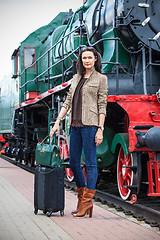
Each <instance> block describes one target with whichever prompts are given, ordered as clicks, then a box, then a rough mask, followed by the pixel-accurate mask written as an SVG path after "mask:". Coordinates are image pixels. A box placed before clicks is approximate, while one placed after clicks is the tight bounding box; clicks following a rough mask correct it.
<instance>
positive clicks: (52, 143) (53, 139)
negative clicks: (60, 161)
mask: <svg viewBox="0 0 160 240" xmlns="http://www.w3.org/2000/svg"><path fill="white" fill-rule="evenodd" d="M48 138H49V144H50V143H51V145H56V143H55V136H53V138H52V142H51V139H50V136H49V135H47V136H46V137H45V138H44V139H43V141H42V142H41V145H43V144H44V143H45V141H46V140H47V139H48Z"/></svg>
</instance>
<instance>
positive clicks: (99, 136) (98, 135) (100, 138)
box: [95, 128, 103, 146]
mask: <svg viewBox="0 0 160 240" xmlns="http://www.w3.org/2000/svg"><path fill="white" fill-rule="evenodd" d="M102 141H103V131H102V130H101V129H100V128H98V130H97V133H96V136H95V142H96V146H98V145H100V144H101V143H102Z"/></svg>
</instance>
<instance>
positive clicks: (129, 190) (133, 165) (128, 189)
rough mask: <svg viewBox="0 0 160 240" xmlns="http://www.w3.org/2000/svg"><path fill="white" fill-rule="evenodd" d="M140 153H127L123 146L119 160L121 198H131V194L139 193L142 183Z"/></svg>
mask: <svg viewBox="0 0 160 240" xmlns="http://www.w3.org/2000/svg"><path fill="white" fill-rule="evenodd" d="M140 156H141V155H140V153H137V152H135V153H132V154H130V153H129V154H127V156H125V154H124V150H123V148H122V147H121V148H120V150H119V155H118V161H117V184H118V190H119V194H120V196H121V198H122V199H123V200H127V199H129V197H130V195H131V194H136V195H137V194H138V193H139V189H140V183H141V160H140Z"/></svg>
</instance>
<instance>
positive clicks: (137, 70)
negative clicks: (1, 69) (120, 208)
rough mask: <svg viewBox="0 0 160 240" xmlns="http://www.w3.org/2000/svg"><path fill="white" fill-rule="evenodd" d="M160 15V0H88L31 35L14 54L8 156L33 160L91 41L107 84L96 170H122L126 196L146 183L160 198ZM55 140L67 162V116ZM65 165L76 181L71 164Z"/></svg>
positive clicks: (151, 193) (120, 180) (120, 187)
mask: <svg viewBox="0 0 160 240" xmlns="http://www.w3.org/2000/svg"><path fill="white" fill-rule="evenodd" d="M159 20H160V1H159V0H154V1H150V0H146V1H144V0H143V1H139V0H134V1H131V0H86V1H84V3H83V5H82V7H80V8H79V9H78V10H77V11H76V12H75V13H73V12H72V10H69V12H68V13H64V12H61V13H59V14H58V15H57V16H56V17H55V18H54V19H53V20H52V21H51V22H50V23H49V24H48V25H46V26H44V27H42V28H40V29H38V30H37V31H35V32H33V33H31V34H30V35H29V36H28V37H27V38H26V39H25V40H24V41H23V42H22V43H21V45H20V46H19V48H18V49H16V50H15V51H14V52H13V55H12V60H13V62H14V66H15V68H14V73H13V78H19V106H18V107H16V108H15V112H14V121H13V126H12V129H13V131H12V138H10V139H9V141H8V144H9V146H8V147H7V146H6V148H5V149H4V150H5V152H6V154H7V155H9V156H11V157H15V159H16V160H17V161H20V162H22V161H23V162H24V163H25V164H30V165H34V164H35V148H36V144H37V142H41V141H42V139H43V138H44V137H45V136H46V135H47V134H48V133H49V132H50V129H51V127H52V126H53V124H54V121H55V119H56V117H57V115H58V112H59V109H60V107H61V105H62V103H63V101H64V99H65V97H66V93H67V91H68V89H69V86H70V84H71V81H70V79H71V78H72V76H73V75H74V74H75V73H76V67H75V66H76V60H77V55H78V52H79V50H80V49H81V48H82V47H84V46H93V47H95V48H96V49H97V50H98V51H99V53H100V54H101V56H102V63H103V68H102V72H103V74H106V75H107V76H108V84H109V95H108V99H107V102H108V104H107V116H106V120H105V130H104V140H103V143H102V144H101V145H100V146H98V148H97V166H98V169H99V171H100V170H103V171H104V170H109V171H111V172H113V173H114V174H116V173H117V185H118V190H119V193H120V196H121V197H122V198H123V199H124V200H127V199H129V198H130V196H132V198H133V196H136V195H138V193H139V191H140V189H141V188H142V186H143V188H144V186H145V191H146V192H147V193H148V196H160V78H159V76H160V25H159ZM57 143H58V144H59V146H60V150H61V159H63V162H65V161H66V162H67V161H68V159H69V151H68V149H69V126H68V116H67V117H66V118H65V119H64V121H62V123H61V132H60V134H59V136H58V140H57ZM82 164H83V165H84V166H85V162H84V159H82ZM65 170H66V173H67V176H68V178H69V179H70V180H72V179H73V175H72V172H71V170H70V169H69V168H66V169H65ZM84 170H85V168H84ZM84 173H85V171H84Z"/></svg>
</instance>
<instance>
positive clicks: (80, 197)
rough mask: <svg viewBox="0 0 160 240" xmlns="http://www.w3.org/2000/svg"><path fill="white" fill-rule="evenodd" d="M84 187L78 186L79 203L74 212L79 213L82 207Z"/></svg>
mask: <svg viewBox="0 0 160 240" xmlns="http://www.w3.org/2000/svg"><path fill="white" fill-rule="evenodd" d="M84 189H85V188H84V187H83V188H79V187H77V192H78V203H77V209H76V210H74V211H72V212H71V213H72V214H76V213H78V210H79V208H80V204H81V200H82V196H83V192H84Z"/></svg>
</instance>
